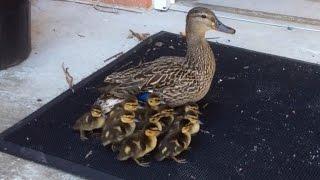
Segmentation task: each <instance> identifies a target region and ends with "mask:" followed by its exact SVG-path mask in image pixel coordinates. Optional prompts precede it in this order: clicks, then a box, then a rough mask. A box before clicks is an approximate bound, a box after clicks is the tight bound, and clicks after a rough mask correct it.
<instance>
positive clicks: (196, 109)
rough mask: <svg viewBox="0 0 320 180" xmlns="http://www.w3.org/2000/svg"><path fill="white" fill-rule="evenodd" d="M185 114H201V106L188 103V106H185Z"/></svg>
mask: <svg viewBox="0 0 320 180" xmlns="http://www.w3.org/2000/svg"><path fill="white" fill-rule="evenodd" d="M184 112H186V113H188V112H194V113H198V114H201V113H200V110H199V106H198V104H196V103H188V104H187V105H185V106H184Z"/></svg>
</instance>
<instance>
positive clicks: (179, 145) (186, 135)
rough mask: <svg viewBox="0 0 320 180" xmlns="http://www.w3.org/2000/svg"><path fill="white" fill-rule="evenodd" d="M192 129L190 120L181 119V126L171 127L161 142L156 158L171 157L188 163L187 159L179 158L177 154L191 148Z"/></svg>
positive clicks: (176, 160) (160, 159) (179, 161)
mask: <svg viewBox="0 0 320 180" xmlns="http://www.w3.org/2000/svg"><path fill="white" fill-rule="evenodd" d="M191 131H192V125H191V123H190V122H189V121H180V127H179V128H176V129H171V130H170V131H169V132H168V134H167V135H166V136H165V137H164V138H163V139H162V140H161V142H160V143H159V145H158V148H157V152H156V154H155V159H156V160H157V161H162V160H164V159H165V158H171V159H173V160H174V161H175V162H177V163H186V162H187V161H186V160H185V159H177V157H176V156H178V155H179V154H180V153H181V152H183V151H185V150H187V149H188V148H189V145H190V143H191V133H190V132H191Z"/></svg>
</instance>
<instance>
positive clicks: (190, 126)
mask: <svg viewBox="0 0 320 180" xmlns="http://www.w3.org/2000/svg"><path fill="white" fill-rule="evenodd" d="M192 131H193V124H192V123H187V124H185V125H184V126H183V127H182V128H181V132H182V133H183V134H192Z"/></svg>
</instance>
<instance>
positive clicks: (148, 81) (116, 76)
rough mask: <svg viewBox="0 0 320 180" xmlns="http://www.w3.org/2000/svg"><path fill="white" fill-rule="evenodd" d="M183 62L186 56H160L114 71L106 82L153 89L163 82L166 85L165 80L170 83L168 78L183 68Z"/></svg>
mask: <svg viewBox="0 0 320 180" xmlns="http://www.w3.org/2000/svg"><path fill="white" fill-rule="evenodd" d="M183 62H185V58H184V57H175V56H167V57H160V58H158V59H156V60H155V61H151V62H146V63H143V64H141V65H140V66H136V67H133V68H130V69H127V70H124V71H121V72H115V73H112V74H110V75H109V76H107V77H106V78H105V80H104V82H105V83H110V84H119V85H118V87H123V88H130V87H139V89H151V88H153V87H157V86H159V85H160V86H161V84H162V85H165V82H167V83H170V82H168V79H170V78H171V79H173V78H172V76H173V74H174V73H177V72H179V71H180V70H181V69H182V68H183V65H184V63H183ZM171 83H172V82H171ZM157 88H158V87H157Z"/></svg>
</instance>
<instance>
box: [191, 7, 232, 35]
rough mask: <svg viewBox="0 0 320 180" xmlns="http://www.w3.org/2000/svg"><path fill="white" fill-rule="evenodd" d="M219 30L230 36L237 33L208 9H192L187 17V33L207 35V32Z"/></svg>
mask: <svg viewBox="0 0 320 180" xmlns="http://www.w3.org/2000/svg"><path fill="white" fill-rule="evenodd" d="M209 30H217V31H221V32H225V33H229V34H234V33H235V32H236V31H235V30H234V29H233V28H231V27H228V26H226V25H224V24H223V23H222V22H221V21H219V19H218V18H217V17H216V15H215V14H214V13H213V12H212V11H211V10H210V9H208V8H204V7H195V8H192V9H191V10H190V11H189V12H188V15H187V27H186V32H187V34H188V33H191V32H194V33H200V34H203V35H204V34H205V32H206V31H209Z"/></svg>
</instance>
